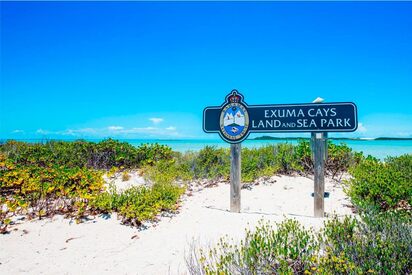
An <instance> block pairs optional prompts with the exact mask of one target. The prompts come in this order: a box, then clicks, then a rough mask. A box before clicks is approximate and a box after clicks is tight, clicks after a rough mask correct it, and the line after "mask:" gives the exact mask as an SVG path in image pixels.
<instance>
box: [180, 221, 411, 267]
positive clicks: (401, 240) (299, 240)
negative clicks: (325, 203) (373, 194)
mask: <svg viewBox="0 0 412 275" xmlns="http://www.w3.org/2000/svg"><path fill="white" fill-rule="evenodd" d="M411 230H412V222H411V220H410V219H399V217H398V215H396V214H395V215H394V214H393V213H392V214H389V213H384V214H382V213H379V214H376V213H375V214H368V216H367V217H363V219H355V218H351V217H345V218H343V219H338V218H337V217H334V218H333V219H331V220H329V221H327V222H326V223H325V227H324V229H322V230H321V231H320V232H314V231H312V230H311V229H305V228H303V227H302V226H301V225H299V223H298V222H297V221H295V220H285V221H283V222H282V223H277V224H274V225H272V224H269V223H261V224H260V225H258V226H257V227H256V228H255V229H254V230H253V231H249V230H247V231H246V235H245V237H244V239H243V240H242V241H240V243H238V244H236V243H233V242H231V241H228V240H227V239H225V238H223V239H221V240H220V242H219V243H218V244H217V245H216V246H213V247H211V248H209V249H206V250H203V249H198V248H196V247H193V248H192V251H190V255H188V257H187V259H186V262H187V266H188V268H189V271H190V273H191V274H411V272H412V262H411V261H410V259H411V258H412V235H411Z"/></svg>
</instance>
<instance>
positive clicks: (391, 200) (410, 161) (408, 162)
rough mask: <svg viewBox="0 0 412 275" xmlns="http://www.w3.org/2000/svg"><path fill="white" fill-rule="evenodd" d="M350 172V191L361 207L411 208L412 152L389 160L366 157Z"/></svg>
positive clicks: (354, 201)
mask: <svg viewBox="0 0 412 275" xmlns="http://www.w3.org/2000/svg"><path fill="white" fill-rule="evenodd" d="M350 172H351V175H352V178H351V179H350V180H349V181H347V183H346V184H347V193H348V194H349V195H350V196H351V198H352V201H353V203H354V204H355V205H357V206H358V207H359V208H365V207H374V208H378V209H380V210H393V209H397V208H400V209H402V208H404V209H405V210H408V209H409V211H410V210H411V209H410V206H411V205H412V155H403V156H400V157H396V158H388V159H386V161H385V162H380V161H378V160H376V159H365V160H364V161H362V162H360V164H359V165H357V166H355V167H354V168H352V169H351V171H350Z"/></svg>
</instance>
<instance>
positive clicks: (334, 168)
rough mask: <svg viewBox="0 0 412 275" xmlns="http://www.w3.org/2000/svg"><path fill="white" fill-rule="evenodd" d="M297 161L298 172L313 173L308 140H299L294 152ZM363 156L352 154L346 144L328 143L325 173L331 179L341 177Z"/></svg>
mask: <svg viewBox="0 0 412 275" xmlns="http://www.w3.org/2000/svg"><path fill="white" fill-rule="evenodd" d="M294 152H295V154H296V155H297V158H298V159H299V167H300V171H302V172H304V173H313V165H314V164H313V158H312V149H311V144H310V142H309V141H308V140H299V142H298V144H297V145H296V146H295V150H294ZM362 159H364V156H363V154H362V152H353V151H352V149H351V148H350V147H348V146H347V145H346V144H344V143H341V144H334V143H332V142H331V141H328V152H327V159H326V161H325V172H326V173H327V174H328V175H330V176H331V177H332V178H335V177H336V176H338V175H342V173H345V172H347V171H348V170H349V168H350V167H352V166H354V165H356V164H358V163H359V162H360V161H361V160H362Z"/></svg>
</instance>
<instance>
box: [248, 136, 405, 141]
mask: <svg viewBox="0 0 412 275" xmlns="http://www.w3.org/2000/svg"><path fill="white" fill-rule="evenodd" d="M285 139H288V140H300V139H310V138H309V137H272V136H261V137H255V138H253V139H252V140H285ZM328 139H332V140H412V137H409V138H401V137H378V138H345V137H329V138H328Z"/></svg>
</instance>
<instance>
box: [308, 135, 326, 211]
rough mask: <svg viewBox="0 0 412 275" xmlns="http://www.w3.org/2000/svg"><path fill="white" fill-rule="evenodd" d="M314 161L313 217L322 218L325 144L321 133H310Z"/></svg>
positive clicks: (323, 209)
mask: <svg viewBox="0 0 412 275" xmlns="http://www.w3.org/2000/svg"><path fill="white" fill-rule="evenodd" d="M311 142H312V148H313V159H314V161H313V163H314V192H313V198H314V204H313V207H314V208H313V209H314V213H315V217H317V218H323V216H324V213H325V202H324V201H325V199H324V194H325V155H326V154H325V150H327V147H326V146H327V144H326V139H325V135H324V134H323V133H312V140H311Z"/></svg>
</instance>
